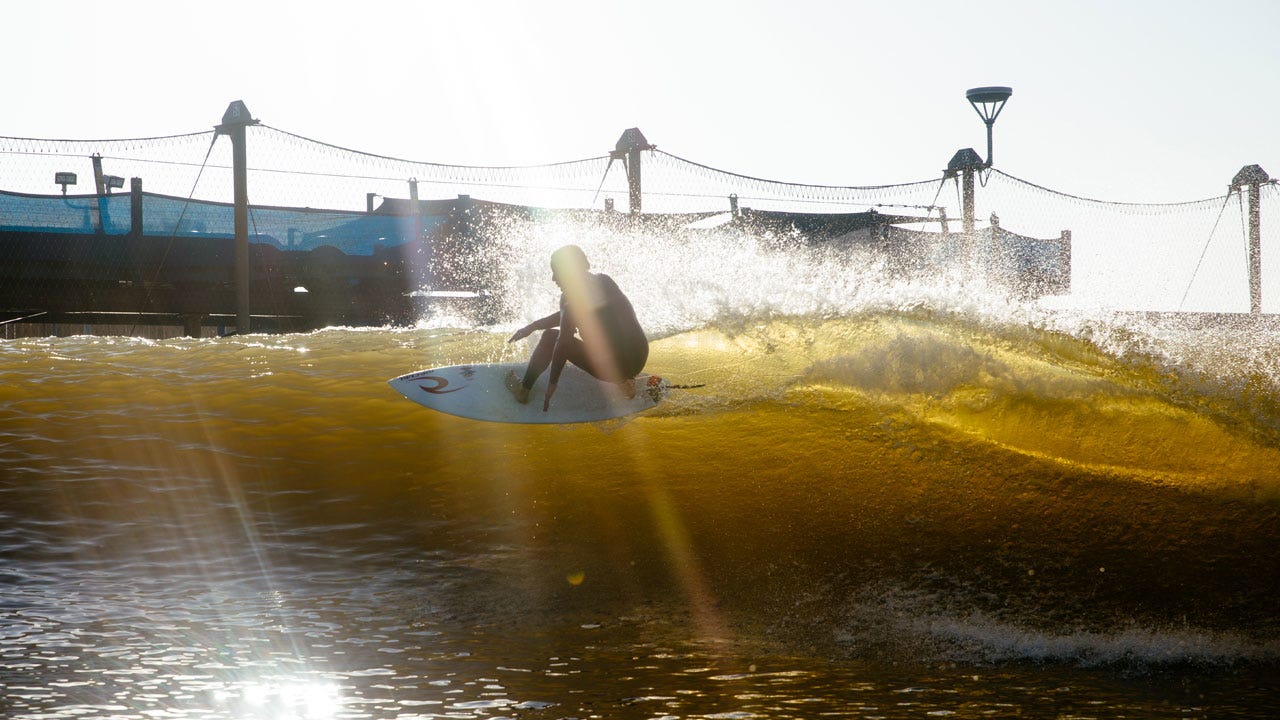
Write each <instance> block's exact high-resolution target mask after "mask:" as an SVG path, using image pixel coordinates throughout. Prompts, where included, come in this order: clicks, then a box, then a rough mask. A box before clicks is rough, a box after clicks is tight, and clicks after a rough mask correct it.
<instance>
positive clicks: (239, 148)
mask: <svg viewBox="0 0 1280 720" xmlns="http://www.w3.org/2000/svg"><path fill="white" fill-rule="evenodd" d="M257 124H258V121H257V120H255V119H253V117H252V116H251V115H250V114H249V108H247V107H245V105H244V103H243V102H241V101H240V100H236V101H234V102H232V103H231V104H230V105H228V106H227V111H226V112H225V113H223V115H222V124H221V125H218V126H216V127H215V128H214V129H215V130H216V131H217V132H218V134H219V135H227V136H228V137H230V138H231V172H232V184H233V186H234V201H235V220H234V228H235V235H236V239H235V281H236V332H237V333H239V334H241V335H243V334H245V333H248V332H250V327H249V173H248V159H247V153H246V151H245V131H244V130H245V128H247V127H249V126H250V125H257Z"/></svg>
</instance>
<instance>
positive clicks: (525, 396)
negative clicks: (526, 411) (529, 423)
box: [503, 370, 529, 405]
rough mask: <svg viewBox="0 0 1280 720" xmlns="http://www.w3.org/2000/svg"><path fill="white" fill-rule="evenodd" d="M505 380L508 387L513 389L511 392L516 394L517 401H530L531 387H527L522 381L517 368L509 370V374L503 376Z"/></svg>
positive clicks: (522, 402) (523, 402)
mask: <svg viewBox="0 0 1280 720" xmlns="http://www.w3.org/2000/svg"><path fill="white" fill-rule="evenodd" d="M503 382H504V383H505V384H506V386H507V389H508V390H510V391H511V394H512V395H515V396H516V402H518V403H520V404H521V405H525V404H527V403H528V402H529V388H527V387H525V386H524V383H523V382H521V381H520V376H519V375H516V371H515V370H511V371H508V372H507V376H506V377H505V378H503Z"/></svg>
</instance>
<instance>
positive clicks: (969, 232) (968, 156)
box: [943, 148, 985, 265]
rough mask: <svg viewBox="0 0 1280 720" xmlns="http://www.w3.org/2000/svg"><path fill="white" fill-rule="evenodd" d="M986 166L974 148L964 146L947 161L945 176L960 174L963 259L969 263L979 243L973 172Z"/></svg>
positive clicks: (951, 176) (950, 176) (970, 263)
mask: <svg viewBox="0 0 1280 720" xmlns="http://www.w3.org/2000/svg"><path fill="white" fill-rule="evenodd" d="M984 167H985V165H983V162H982V158H980V157H978V153H976V152H974V150H973V148H964V149H963V150H958V151H956V154H955V155H953V156H951V161H950V162H948V163H947V169H946V171H945V175H944V176H943V177H945V178H953V177H955V176H956V175H957V174H958V175H960V183H961V185H960V187H961V191H960V192H961V196H960V202H961V205H962V207H961V208H960V211H961V214H960V222H961V230H962V232H963V233H964V241H963V250H962V254H963V255H964V257H963V260H964V262H965V263H966V264H967V265H972V263H973V259H974V258H973V256H974V246H975V245H976V244H977V243H976V242H975V240H974V237H973V224H974V223H973V214H974V211H973V205H974V200H973V174H974V173H975V172H977V171H979V170H982V169H983V168H984Z"/></svg>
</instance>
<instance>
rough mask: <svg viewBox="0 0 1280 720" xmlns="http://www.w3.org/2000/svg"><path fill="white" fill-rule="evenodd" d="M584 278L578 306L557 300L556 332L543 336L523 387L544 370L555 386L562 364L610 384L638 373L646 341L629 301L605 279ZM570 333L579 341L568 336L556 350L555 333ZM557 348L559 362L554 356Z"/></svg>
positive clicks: (564, 298)
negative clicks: (558, 305)
mask: <svg viewBox="0 0 1280 720" xmlns="http://www.w3.org/2000/svg"><path fill="white" fill-rule="evenodd" d="M584 278H585V280H584V282H583V289H582V294H583V297H582V298H581V302H570V298H568V297H567V296H566V295H564V294H562V295H561V296H560V327H559V328H553V329H550V330H547V331H545V332H543V334H542V337H541V338H540V339H539V341H538V346H537V348H535V349H534V351H533V357H531V358H530V360H529V368H528V370H527V371H526V372H525V376H524V386H525V387H530V388H531V387H533V383H534V382H535V381H536V380H537V379H538V376H539V375H541V374H542V372H543V370H545V369H546V368H547V366H548V365H549V366H550V367H551V377H550V378H549V380H550V382H553V383H554V382H557V381H558V380H559V379H560V371H561V370H562V369H563V368H564V361H565V360H568V361H569V362H572V363H573V364H574V365H577V366H578V367H580V368H582V369H583V370H586V371H587V372H589V373H591V374H592V375H594V376H595V377H597V378H600V379H601V380H608V381H611V382H617V381H620V380H626V379H629V378H633V377H635V376H636V375H638V374H639V373H640V371H641V370H643V369H644V364H645V362H647V361H648V359H649V339H648V338H647V337H645V334H644V329H643V328H641V327H640V321H639V320H638V319H637V318H636V312H635V309H634V308H632V307H631V301H630V300H628V299H627V296H626V295H624V294H623V293H622V290H621V289H619V288H618V284H617V283H615V282H614V281H613V278H611V277H609V276H608V275H604V274H596V273H585V274H584ZM575 311H576V312H575ZM577 315H583V317H578V316H577ZM574 331H576V332H577V334H578V335H579V336H580V337H581V338H582V339H581V340H578V338H576V337H570V341H569V342H564V343H559V344H558V345H557V340H558V339H559V337H560V334H561V333H566V332H567V333H573V332H574ZM557 347H559V348H560V351H561V355H562V357H561V356H558V355H556V354H555V350H556V348H557Z"/></svg>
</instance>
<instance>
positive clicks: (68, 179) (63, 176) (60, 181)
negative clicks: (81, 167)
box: [53, 172, 76, 195]
mask: <svg viewBox="0 0 1280 720" xmlns="http://www.w3.org/2000/svg"><path fill="white" fill-rule="evenodd" d="M53 182H54V184H55V185H61V186H62V194H63V195H66V194H67V186H68V185H75V184H76V174H75V173H73V172H57V173H54V174H53Z"/></svg>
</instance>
